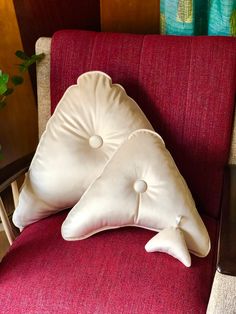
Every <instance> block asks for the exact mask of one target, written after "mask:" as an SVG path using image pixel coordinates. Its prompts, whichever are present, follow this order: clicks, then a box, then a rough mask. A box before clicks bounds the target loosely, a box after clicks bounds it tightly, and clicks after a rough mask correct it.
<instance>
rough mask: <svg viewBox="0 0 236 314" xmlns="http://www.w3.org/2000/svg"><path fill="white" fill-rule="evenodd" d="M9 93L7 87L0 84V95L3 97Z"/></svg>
mask: <svg viewBox="0 0 236 314" xmlns="http://www.w3.org/2000/svg"><path fill="white" fill-rule="evenodd" d="M6 91H7V85H6V84H4V83H1V82H0V95H3V94H4V93H5V92H6Z"/></svg>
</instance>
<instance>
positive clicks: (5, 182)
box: [0, 153, 34, 193]
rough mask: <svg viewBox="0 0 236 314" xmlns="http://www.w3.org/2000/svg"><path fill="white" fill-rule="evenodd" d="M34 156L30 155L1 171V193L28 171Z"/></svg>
mask: <svg viewBox="0 0 236 314" xmlns="http://www.w3.org/2000/svg"><path fill="white" fill-rule="evenodd" d="M33 155H34V153H30V154H28V155H26V156H24V157H22V158H19V159H17V160H16V161H14V162H12V163H11V164H9V165H7V166H5V167H3V168H1V169H0V193H1V192H2V191H3V190H5V189H6V188H7V187H8V186H9V185H10V184H11V183H12V182H14V181H15V180H16V179H17V178H18V177H19V176H20V175H22V174H24V173H25V172H26V171H27V170H28V168H29V165H30V162H31V160H32V158H33Z"/></svg>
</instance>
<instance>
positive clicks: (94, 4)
mask: <svg viewBox="0 0 236 314" xmlns="http://www.w3.org/2000/svg"><path fill="white" fill-rule="evenodd" d="M13 2H14V5H15V10H16V16H17V20H18V25H19V29H20V33H21V38H22V42H23V47H24V50H25V51H26V52H27V53H28V54H33V53H34V47H35V42H36V40H37V39H38V38H39V37H41V36H46V37H51V36H52V34H53V33H54V32H55V31H57V30H60V29H86V30H96V31H99V30H100V0H39V1H36V0H13ZM30 74H31V80H32V84H33V87H34V91H35V94H36V75H35V68H34V67H32V68H31V69H30Z"/></svg>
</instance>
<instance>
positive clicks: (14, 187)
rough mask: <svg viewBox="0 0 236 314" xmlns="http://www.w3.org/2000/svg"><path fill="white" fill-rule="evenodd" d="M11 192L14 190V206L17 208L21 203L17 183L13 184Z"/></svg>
mask: <svg viewBox="0 0 236 314" xmlns="http://www.w3.org/2000/svg"><path fill="white" fill-rule="evenodd" d="M11 190H12V196H13V202H14V206H15V208H16V207H17V205H18V202H19V189H18V186H17V182H16V181H14V182H12V183H11Z"/></svg>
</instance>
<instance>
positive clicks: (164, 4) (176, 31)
mask: <svg viewBox="0 0 236 314" xmlns="http://www.w3.org/2000/svg"><path fill="white" fill-rule="evenodd" d="M160 1H161V3H160V4H161V34H169V35H223V36H236V0H160Z"/></svg>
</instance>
